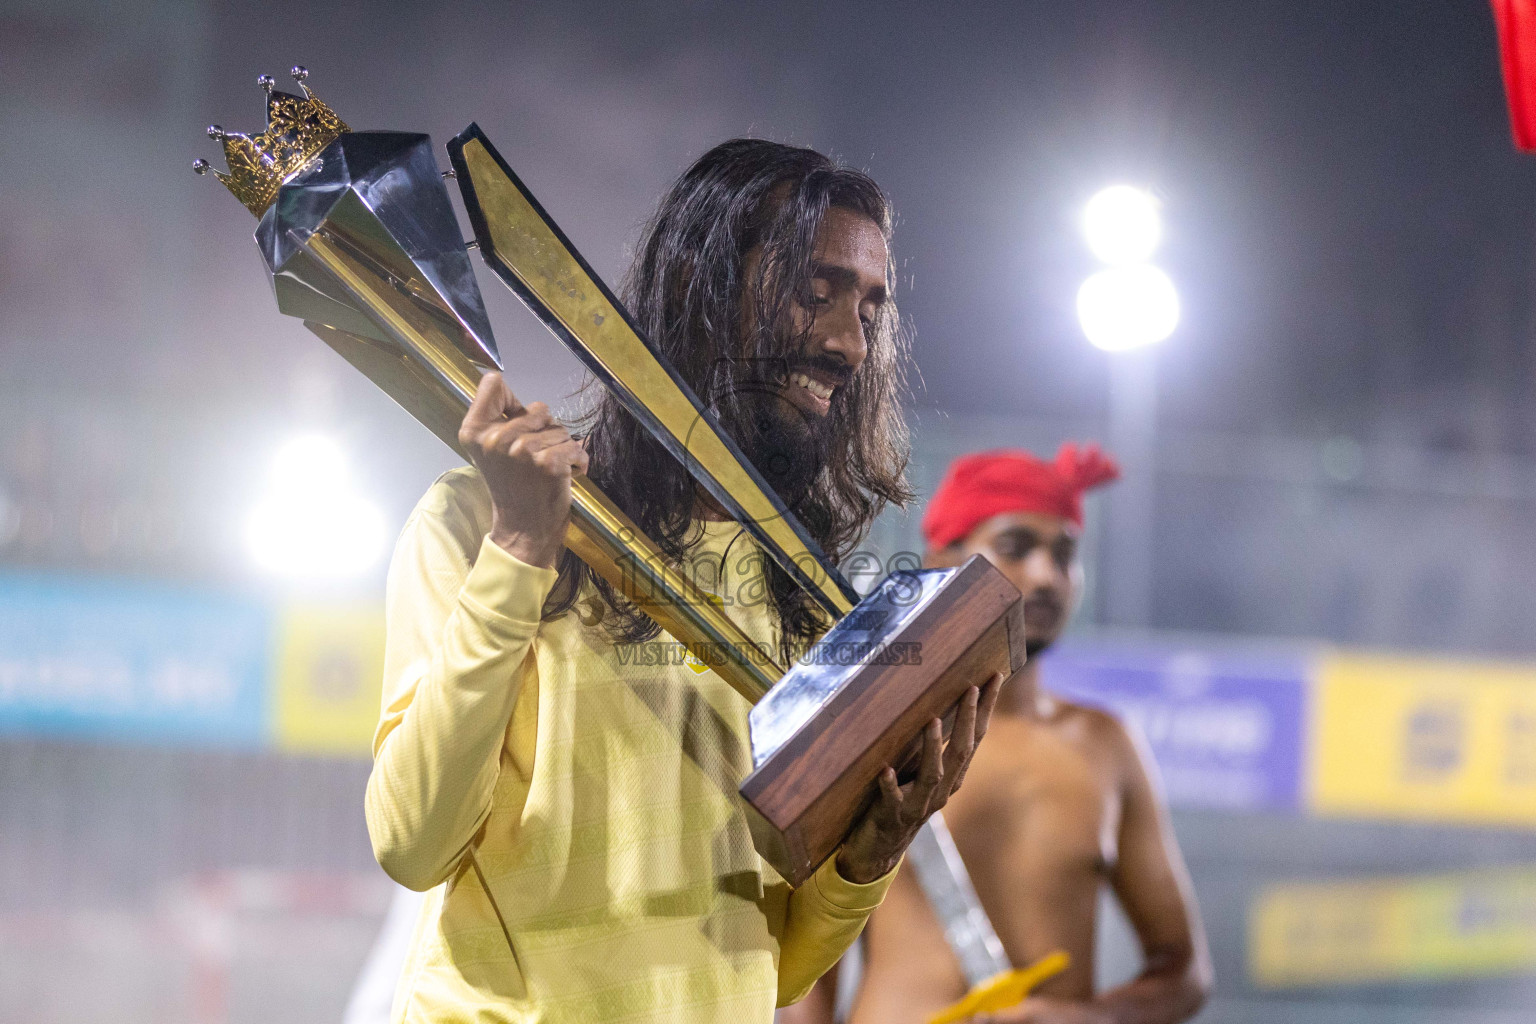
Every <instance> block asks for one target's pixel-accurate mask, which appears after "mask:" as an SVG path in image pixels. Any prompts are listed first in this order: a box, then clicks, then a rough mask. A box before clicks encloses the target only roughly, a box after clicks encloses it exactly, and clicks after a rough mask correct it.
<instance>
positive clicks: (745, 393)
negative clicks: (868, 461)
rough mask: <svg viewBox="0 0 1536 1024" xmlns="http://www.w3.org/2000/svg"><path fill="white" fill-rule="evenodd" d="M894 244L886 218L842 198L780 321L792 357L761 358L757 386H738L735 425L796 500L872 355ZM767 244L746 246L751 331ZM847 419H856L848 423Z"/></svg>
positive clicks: (749, 450)
mask: <svg viewBox="0 0 1536 1024" xmlns="http://www.w3.org/2000/svg"><path fill="white" fill-rule="evenodd" d="M889 253H890V250H889V249H888V247H887V245H886V240H885V235H884V233H883V232H882V231H881V230H880V226H879V225H878V224H876V223H875V222H874V221H873V220H871V219H870V218H869V217H866V216H864V215H863V214H860V213H857V212H854V211H852V210H848V209H844V208H842V207H839V206H833V207H831V208H829V209H828V210H827V212H826V214H825V216H823V217H822V220H821V224H820V226H819V227H818V228H817V231H816V237H815V242H814V247H813V249H812V256H811V266H810V280H809V282H807V285H806V287H805V289H804V291H803V292H800V293H799V294H800V298H799V299H797V300H796V301H793V302H790V303H789V304H788V308H787V309H785V310H784V311H783V314H782V315H783V320H782V321H781V322H780V324H781V327H780V329H781V330H782V331H783V333H784V335H786V336H787V338H789V339H793V340H792V341H791V342H790V344H791V346H792V347H791V349H790V350H789V351H788V352H786V353H785V355H784V356H783V357H780V358H774V359H770V360H766V361H764V362H762V363H756V362H754V365H752V366H751V367H749V368H748V370H747V372H748V374H749V376H750V378H751V379H752V380H753V383H752V384H751V386H739V387H738V390H737V399H738V402H739V406H740V407H739V409H738V411H737V413H736V414H735V415H733V416H728V417H727V423H726V426H727V429H728V430H729V431H730V433H731V434H732V435H733V436H734V437H735V439H736V441H737V443H738V444H740V445H741V447H742V450H743V452H744V453H745V454H746V455H747V457H748V458H749V459H750V460H751V461H752V463H753V464H754V465H755V466H756V467H757V468H758V470H759V471H760V472H761V473H762V474H763V475H764V477H766V478H767V480H768V482H769V483H770V484H771V485H772V486H773V487H774V489H775V490H777V491H778V492H779V495H780V496H781V497H782V498H784V500H785V501H787V502H789V503H790V505H791V506H794V505H795V504H796V503H797V502H798V501H799V500H800V498H801V497H803V496H804V495H805V494H806V493H807V491H806V488H808V487H810V486H811V485H812V484H813V483H814V481H815V479H816V477H817V474H818V473H819V472H820V470H821V467H822V465H823V464H824V462H825V460H826V458H827V457H828V455H829V453H830V451H831V449H832V446H833V445H834V443H835V442H834V435H835V432H836V431H835V428H834V426H833V423H834V420H836V419H838V417H836V416H835V415H834V413H835V412H836V411H837V408H838V403H839V402H840V401H841V400H843V395H842V392H843V391H844V389H846V388H847V386H848V384H849V382H850V381H852V380H853V379H854V374H856V373H858V371H859V367H860V366H862V365H863V364H864V361H865V359H866V358H867V357H868V355H869V339H870V337H871V335H872V334H873V333H874V325H875V324H876V323H877V321H878V319H879V318H880V316H881V314H882V311H883V310H884V309H885V306H886V302H887V300H888V298H889V296H888V294H887V289H886V268H887V266H888V263H889V259H890V255H889ZM760 259H761V253H760V251H759V250H755V249H754V250H752V251H750V252H749V253H748V254H747V257H746V260H745V266H744V268H743V269H744V272H745V273H744V277H745V279H746V280H747V281H748V282H749V285H748V287H749V294H748V297H747V299H746V301H744V302H743V304H742V305H743V319H744V326H746V327H747V328H748V329H749V330H748V333H750V327H751V325H752V323H753V318H754V317H755V316H756V315H757V312H758V311H757V309H756V305H755V303H754V301H753V299H752V293H751V291H750V289H752V288H753V286H754V284H755V283H757V282H758V281H759V279H760V278H759V275H760V273H761V272H762V268H761V262H760ZM843 429H845V430H846V429H850V428H849V427H848V426H847V425H845V426H844V428H843Z"/></svg>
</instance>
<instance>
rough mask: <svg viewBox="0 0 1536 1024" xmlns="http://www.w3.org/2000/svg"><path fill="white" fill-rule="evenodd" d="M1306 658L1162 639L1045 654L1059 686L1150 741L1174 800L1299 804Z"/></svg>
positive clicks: (1244, 805)
mask: <svg viewBox="0 0 1536 1024" xmlns="http://www.w3.org/2000/svg"><path fill="white" fill-rule="evenodd" d="M1307 666H1308V662H1307V660H1306V659H1304V658H1302V657H1300V656H1298V657H1296V658H1291V659H1287V658H1280V657H1267V658H1266V657H1253V656H1246V655H1237V654H1223V653H1219V652H1212V651H1209V650H1198V649H1194V648H1190V647H1181V646H1176V645H1157V644H1153V643H1145V644H1136V645H1129V644H1126V645H1120V644H1114V645H1107V644H1105V645H1100V644H1086V643H1081V642H1075V643H1071V644H1063V645H1062V647H1061V648H1060V649H1059V650H1053V651H1051V652H1050V653H1049V654H1047V655H1045V656H1044V657H1043V659H1042V661H1041V674H1042V681H1043V684H1044V685H1045V686H1046V688H1047V689H1049V690H1050V691H1051V692H1053V693H1059V694H1061V695H1062V696H1064V697H1067V698H1069V699H1075V700H1078V701H1081V702H1083V703H1086V704H1093V705H1096V706H1099V707H1103V708H1105V709H1107V710H1109V711H1112V712H1113V713H1115V714H1116V715H1117V716H1119V718H1120V719H1121V721H1123V722H1125V723H1126V724H1127V725H1128V726H1130V727H1131V728H1132V729H1133V730H1134V731H1135V732H1137V733H1139V734H1140V735H1141V736H1142V737H1143V738H1144V739H1145V740H1146V742H1147V745H1148V746H1149V747H1150V749H1151V752H1152V754H1153V757H1154V758H1155V760H1156V762H1157V767H1158V769H1159V771H1160V773H1161V775H1162V779H1163V784H1164V787H1165V788H1166V790H1167V794H1168V800H1169V803H1170V804H1172V805H1173V806H1175V807H1191V808H1214V809H1226V810H1237V811H1245V810H1250V811H1251V810H1294V809H1296V808H1297V806H1298V803H1299V799H1300V780H1301V777H1302V774H1301V766H1302V763H1303V760H1302V759H1303V744H1304V738H1305V736H1304V727H1305V723H1306V713H1305V709H1306V703H1307Z"/></svg>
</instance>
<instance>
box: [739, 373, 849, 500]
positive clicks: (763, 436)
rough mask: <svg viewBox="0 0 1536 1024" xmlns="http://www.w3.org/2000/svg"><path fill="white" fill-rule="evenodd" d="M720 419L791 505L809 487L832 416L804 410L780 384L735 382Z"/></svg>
mask: <svg viewBox="0 0 1536 1024" xmlns="http://www.w3.org/2000/svg"><path fill="white" fill-rule="evenodd" d="M733 397H734V398H735V401H733V402H732V403H731V406H730V410H729V412H728V413H727V415H726V416H725V421H726V422H725V423H724V424H723V425H724V427H725V429H726V432H727V433H728V434H730V436H731V437H732V438H733V439H734V440H735V441H736V444H737V445H738V446H739V447H740V448H741V451H742V454H744V455H745V456H746V457H747V459H748V460H749V461H750V462H751V463H752V465H753V466H755V467H756V468H757V471H758V472H759V473H761V474H762V475H763V479H764V480H766V481H767V483H768V485H769V486H770V487H772V488H773V489H774V491H775V492H777V493H778V495H779V497H780V498H782V499H783V501H784V504H785V505H787V506H788V507H789V508H790V509H791V510H793V509H795V508H796V507H797V506H799V505H801V504H803V503H804V502H805V500H806V499H807V498H809V497H810V496H811V494H812V493H813V491H812V488H813V487H814V485H815V483H816V480H817V478H818V477H819V476H820V475H821V470H822V467H824V466H825V465H826V464H827V457H828V455H829V454H830V452H831V451H832V442H833V433H834V432H833V428H832V417H831V415H830V414H828V415H827V416H824V417H823V416H813V415H811V414H809V413H806V412H804V411H803V410H801V409H800V408H799V407H798V406H796V405H795V404H794V403H792V402H791V401H790V400H789V399H788V398H786V397H785V396H784V394H783V391H782V385H775V384H767V383H761V382H757V383H754V384H751V385H748V386H745V387H742V388H739V389H738V390H737V391H736V393H735V395H734V396H733Z"/></svg>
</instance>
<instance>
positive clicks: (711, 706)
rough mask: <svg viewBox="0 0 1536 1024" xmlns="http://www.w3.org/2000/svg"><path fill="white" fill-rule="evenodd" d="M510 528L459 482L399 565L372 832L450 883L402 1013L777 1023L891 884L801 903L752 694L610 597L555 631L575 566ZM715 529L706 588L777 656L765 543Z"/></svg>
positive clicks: (425, 933) (394, 865)
mask: <svg viewBox="0 0 1536 1024" xmlns="http://www.w3.org/2000/svg"><path fill="white" fill-rule="evenodd" d="M489 526H490V496H489V494H488V492H487V491H486V489H485V486H484V483H483V482H482V481H481V479H480V477H479V476H478V474H477V473H475V472H474V471H473V470H468V469H463V470H455V471H453V472H451V473H448V474H447V475H445V476H444V477H443V478H442V479H440V480H439V481H438V482H437V483H436V484H434V485H433V487H432V489H431V490H430V491H428V492H427V495H426V496H425V497H424V498H423V499H422V501H421V502H420V504H418V505H417V507H416V510H415V511H414V512H413V513H412V515H411V517H410V519H409V521H408V522H407V523H406V527H405V530H404V532H403V534H402V535H401V538H400V541H399V543H398V545H397V546H396V549H395V555H394V560H393V562H392V563H391V566H390V572H389V583H388V586H387V593H386V616H387V627H388V634H387V635H388V639H387V644H386V652H385V668H384V671H385V678H384V706H383V714H382V717H381V719H380V722H379V728H378V732H377V734H376V735H375V737H374V768H373V773H372V775H371V776H370V778H369V780H368V795H367V816H368V831H369V835H370V836H371V837H372V840H373V847H374V853H375V855H376V856H377V857H378V860H379V863H380V864H381V865H383V867H384V869H385V870H386V871H387V872H388V873H389V874H390V875H391V876H392V877H393V878H395V879H396V880H397V881H399V882H400V883H401V884H403V885H406V886H408V887H410V888H413V889H418V890H427V889H431V890H432V891H431V893H430V894H429V896H428V898H427V900H426V903H425V906H424V908H423V911H422V915H421V918H420V920H419V921H418V923H417V927H416V935H415V938H414V940H413V943H412V951H411V954H410V957H409V958H408V960H407V962H406V965H405V969H404V972H403V974H402V976H401V979H400V985H399V988H398V990H397V994H396V997H395V1006H394V1014H393V1016H394V1019H395V1020H396V1021H397V1022H400V1021H403V1022H412V1024H414V1022H450V1021H451V1022H455V1024H457V1022H461V1021H462V1022H470V1021H474V1022H482V1021H484V1022H491V1021H509V1022H511V1021H515V1022H520V1024H521V1022H534V1021H538V1022H592V1024H598V1022H611V1021H667V1022H692V1021H698V1022H701V1024H702V1022H706V1021H708V1022H726V1021H728V1022H730V1024H738V1022H740V1024H746V1022H751V1021H761V1022H767V1021H769V1020H771V1018H772V1015H773V1007H774V1006H775V1004H778V1005H783V1004H786V1003H789V1002H793V1001H794V1000H796V999H798V998H799V997H800V996H802V995H803V994H804V993H805V992H806V991H808V990H809V988H810V986H811V985H812V983H813V982H814V981H815V980H816V978H817V977H819V976H820V975H821V974H822V973H824V972H825V971H826V969H827V968H828V967H830V966H831V965H832V964H833V963H834V962H835V961H836V960H837V958H838V957H839V956H841V955H842V953H843V951H844V950H845V949H847V947H848V946H849V944H851V943H852V941H853V940H854V938H856V937H857V935H858V933H859V930H860V929H861V928H862V927H863V925H864V921H865V919H866V918H867V917H868V915H869V913H870V911H871V910H873V909H874V908H875V907H876V906H877V905H878V904H879V902H880V900H881V898H882V897H883V896H884V894H885V890H886V888H887V886H888V885H889V882H890V876H887V877H886V878H883V879H880V880H878V881H875V882H872V883H870V884H868V885H855V884H853V883H851V882H848V881H846V880H845V879H843V878H842V877H841V876H840V875H839V874H838V873H837V871H836V868H835V866H834V865H835V858H834V860H830V861H828V862H827V864H826V865H825V866H824V867H823V868H822V869H821V870H820V871H818V872H817V873H816V875H815V876H814V877H813V878H812V879H811V880H810V881H808V882H807V883H806V884H805V885H803V886H801V887H800V888H799V889H796V890H791V889H790V887H789V886H788V885H787V884H786V883H785V882H784V880H783V879H782V878H781V877H780V876H779V875H778V874H777V873H775V872H774V871H773V869H772V868H771V867H769V866H768V865H767V864H766V863H765V862H764V861H763V860H762V859H761V858H760V857H758V856H757V853H756V851H755V850H754V849H753V847H752V840H751V836H750V834H749V833H748V830H747V824H746V819H745V817H744V816H743V812H742V810H741V808H740V805H739V803H738V801H739V797H738V796H737V793H736V787H737V785H738V784H739V783H740V781H741V779H742V778H743V777H745V775H746V773H747V772H748V770H749V769H750V754H749V746H748V741H747V712H748V710H749V708H748V705H747V703H746V701H744V700H743V699H742V698H741V697H740V696H738V695H737V694H736V693H735V691H733V690H731V689H730V688H729V687H728V686H727V685H726V684H725V683H723V682H722V681H721V680H720V679H719V678H717V677H716V676H715V674H714V673H713V672H703V673H699V672H695V670H694V669H693V668H691V667H689V666H687V665H683V664H677V663H676V659H674V658H668V657H655V655H656V654H657V653H662V654H667V653H670V649H671V638H670V637H668V636H667V635H666V634H665V633H663V634H662V635H661V637H660V638H659V641H658V642H659V643H660V644H661V645H662V646H659V647H649V648H636V647H629V648H620V647H619V646H616V645H615V644H613V643H612V642H611V641H610V640H608V639H607V637H606V636H605V635H604V634H603V632H602V631H601V630H600V629H599V628H595V627H594V626H593V625H592V623H593V622H595V619H596V616H595V614H594V612H595V611H596V610H597V608H598V607H599V606H597V605H596V604H594V603H592V601H595V597H593V598H592V599H591V600H586V599H584V600H583V601H581V602H578V604H577V606H576V608H574V609H573V610H572V611H571V612H569V613H567V614H565V615H563V616H561V617H559V618H556V619H553V620H550V621H547V622H541V621H540V618H539V617H540V611H541V607H542V605H543V603H544V599H545V597H546V596H547V594H548V593H549V590H550V588H551V586H552V585H553V584H554V580H555V573H554V572H553V571H552V570H549V569H542V568H535V567H533V566H530V565H527V564H525V563H523V562H521V561H519V560H518V559H516V558H514V557H512V556H511V555H509V554H507V553H506V552H505V551H503V550H502V549H501V548H499V547H497V546H496V545H494V544H492V543H490V541H489V540H488V539H487V538H486V533H487V531H488V530H489ZM697 532H698V533H699V534H700V537H699V541H698V543H697V545H696V546H695V547H694V548H693V549H691V554H692V558H693V563H694V565H695V566H698V565H701V564H703V565H709V564H715V565H720V564H721V563H720V562H719V561H718V560H719V559H720V558H721V557H722V556H724V562H723V569H722V572H721V575H720V576H719V577H718V579H716V580H714V581H711V580H709V579H704V580H701V582H703V583H706V584H708V583H711V582H713V583H714V584H715V585H714V586H713V587H712V588H711V589H713V590H715V591H716V592H717V593H719V594H721V595H723V599H724V600H725V602H726V609H727V612H728V613H729V614H730V615H731V616H732V617H733V618H734V619H736V621H737V623H738V624H739V625H740V626H741V627H742V628H743V629H744V630H745V631H746V632H747V633H748V635H749V636H751V637H752V638H753V639H754V640H757V641H761V642H766V643H769V644H770V645H772V644H775V643H776V642H777V641H776V638H775V635H774V626H773V622H772V619H771V615H770V609H769V607H768V606H766V605H765V604H764V603H763V602H762V601H761V600H752V599H751V597H752V594H753V593H754V592H755V593H756V594H757V595H759V596H760V595H761V594H762V592H763V591H762V584H763V581H762V579H761V563H760V558H759V557H755V556H756V548H755V545H754V542H753V541H752V540H751V538H750V537H749V536H748V535H746V534H745V533H743V532H742V531H741V528H740V527H739V526H737V525H736V524H735V523H703V524H699V526H698V531H697ZM727 552H728V555H727ZM711 558H713V559H715V560H716V561H715V562H713V563H711V561H710V559H711ZM706 575H707V574H706ZM588 596H590V595H588ZM657 662H660V663H659V664H657ZM470 852H472V853H473V855H474V856H473V857H471V856H468V855H467V854H469V853H470ZM476 865H478V868H479V870H476ZM482 872H483V876H484V884H482V882H481V874H482ZM487 890H489V891H487ZM503 925H505V931H503ZM509 938H510V948H509ZM512 949H515V950H516V956H515V957H514V955H513V953H512Z"/></svg>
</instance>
